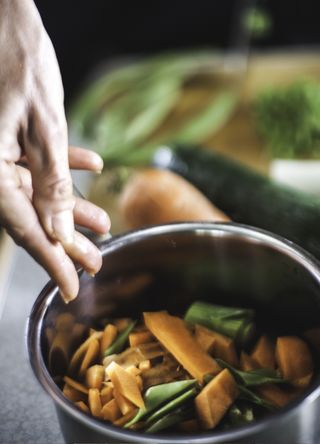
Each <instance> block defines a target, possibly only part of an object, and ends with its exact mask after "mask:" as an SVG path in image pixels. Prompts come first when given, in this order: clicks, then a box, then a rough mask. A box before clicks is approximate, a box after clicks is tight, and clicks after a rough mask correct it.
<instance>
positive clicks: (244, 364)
mask: <svg viewBox="0 0 320 444" xmlns="http://www.w3.org/2000/svg"><path fill="white" fill-rule="evenodd" d="M257 367H258V365H257V364H256V362H254V360H253V359H252V358H251V356H249V355H248V354H247V353H246V352H244V351H243V350H242V351H241V354H240V369H241V370H242V371H244V372H248V371H250V370H255V369H256V368H257Z"/></svg>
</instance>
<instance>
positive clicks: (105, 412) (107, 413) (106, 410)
mask: <svg viewBox="0 0 320 444" xmlns="http://www.w3.org/2000/svg"><path fill="white" fill-rule="evenodd" d="M101 416H102V418H103V419H105V420H107V421H111V422H114V421H116V420H117V419H119V418H120V417H121V411H120V409H119V407H118V404H117V401H116V400H115V399H114V398H113V399H111V401H109V402H108V403H107V404H105V405H104V406H103V407H102V409H101Z"/></svg>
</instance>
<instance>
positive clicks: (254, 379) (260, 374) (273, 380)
mask: <svg viewBox="0 0 320 444" xmlns="http://www.w3.org/2000/svg"><path fill="white" fill-rule="evenodd" d="M216 361H217V363H218V364H219V365H220V367H222V368H227V369H228V370H229V371H230V372H231V374H232V376H233V377H234V378H235V380H236V381H237V382H238V383H240V384H242V385H244V386H246V387H251V386H256V385H262V384H284V383H286V382H287V381H286V380H285V379H283V378H281V376H279V375H278V373H277V372H276V371H275V370H271V369H268V368H259V369H256V370H250V371H248V372H243V371H241V370H237V369H235V368H234V367H232V365H230V364H228V363H227V362H225V361H223V360H222V359H218V358H217V359H216Z"/></svg>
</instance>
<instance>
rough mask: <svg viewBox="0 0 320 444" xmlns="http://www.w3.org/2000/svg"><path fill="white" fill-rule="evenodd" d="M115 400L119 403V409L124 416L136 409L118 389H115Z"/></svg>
mask: <svg viewBox="0 0 320 444" xmlns="http://www.w3.org/2000/svg"><path fill="white" fill-rule="evenodd" d="M113 396H114V399H115V400H116V401H117V404H118V407H119V409H120V411H121V413H122V414H123V415H126V414H127V413H129V412H131V411H132V410H134V409H135V408H136V407H135V405H134V404H132V402H130V401H129V400H128V399H127V398H125V397H124V396H123V395H121V393H120V392H119V391H118V390H117V389H113Z"/></svg>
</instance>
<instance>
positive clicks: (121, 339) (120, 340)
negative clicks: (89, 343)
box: [103, 321, 137, 356]
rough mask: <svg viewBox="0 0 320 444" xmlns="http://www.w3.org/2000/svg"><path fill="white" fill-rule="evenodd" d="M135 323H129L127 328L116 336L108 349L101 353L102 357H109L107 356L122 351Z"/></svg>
mask: <svg viewBox="0 0 320 444" xmlns="http://www.w3.org/2000/svg"><path fill="white" fill-rule="evenodd" d="M136 323H137V321H132V322H129V324H128V325H127V327H126V328H125V329H124V330H123V331H122V332H121V333H119V334H118V336H117V337H116V339H115V340H114V342H113V343H112V344H111V345H110V347H108V348H107V350H106V351H105V352H104V353H103V355H104V356H109V355H113V354H117V353H120V352H121V351H122V350H123V348H124V346H125V344H126V342H127V340H128V337H129V334H130V333H131V332H132V330H133V329H134V327H135V325H136Z"/></svg>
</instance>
